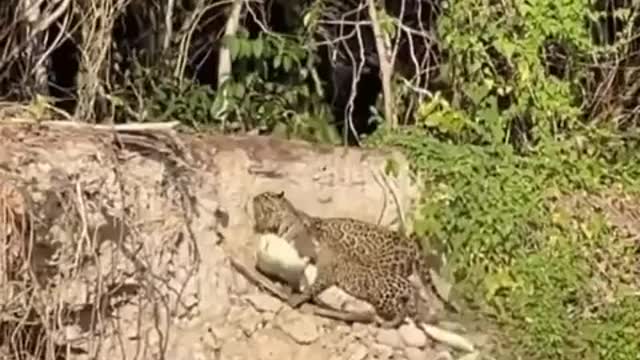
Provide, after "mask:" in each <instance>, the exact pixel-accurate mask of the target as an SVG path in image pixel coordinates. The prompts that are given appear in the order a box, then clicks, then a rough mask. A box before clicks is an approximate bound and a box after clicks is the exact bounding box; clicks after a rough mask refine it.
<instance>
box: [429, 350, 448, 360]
mask: <svg viewBox="0 0 640 360" xmlns="http://www.w3.org/2000/svg"><path fill="white" fill-rule="evenodd" d="M433 360H453V356H451V353H450V352H448V351H440V352H439V353H437V354H436V356H435V357H434V358H433Z"/></svg>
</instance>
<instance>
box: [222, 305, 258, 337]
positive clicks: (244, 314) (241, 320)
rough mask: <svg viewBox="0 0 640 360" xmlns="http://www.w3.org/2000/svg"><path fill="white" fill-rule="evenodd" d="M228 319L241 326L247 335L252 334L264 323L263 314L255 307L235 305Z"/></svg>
mask: <svg viewBox="0 0 640 360" xmlns="http://www.w3.org/2000/svg"><path fill="white" fill-rule="evenodd" d="M227 321H228V322H230V323H233V324H234V325H235V326H237V327H238V328H240V329H241V330H242V332H243V333H244V334H245V335H246V336H251V334H253V333H254V332H255V331H256V330H257V329H258V327H259V326H260V324H261V323H262V316H261V315H260V313H259V312H258V311H257V310H256V309H254V308H253V307H245V308H242V307H233V308H231V311H230V312H229V315H228V316H227Z"/></svg>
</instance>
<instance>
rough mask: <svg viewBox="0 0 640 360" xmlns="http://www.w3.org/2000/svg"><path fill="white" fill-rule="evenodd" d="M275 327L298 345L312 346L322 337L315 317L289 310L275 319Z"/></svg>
mask: <svg viewBox="0 0 640 360" xmlns="http://www.w3.org/2000/svg"><path fill="white" fill-rule="evenodd" d="M275 325H276V326H277V327H278V328H280V330H282V331H283V332H284V333H286V334H287V335H289V336H290V337H291V338H292V339H293V340H294V341H295V342H297V343H298V344H303V345H307V344H311V343H312V342H314V341H316V340H318V338H319V337H320V330H319V329H318V326H317V325H316V323H315V322H314V316H313V315H308V314H302V313H299V312H297V311H293V310H289V311H285V312H283V313H280V314H279V315H278V316H277V317H276V318H275Z"/></svg>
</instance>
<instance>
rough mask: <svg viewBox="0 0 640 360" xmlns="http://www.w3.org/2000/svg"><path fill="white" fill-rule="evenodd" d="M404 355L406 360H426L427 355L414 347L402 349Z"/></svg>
mask: <svg viewBox="0 0 640 360" xmlns="http://www.w3.org/2000/svg"><path fill="white" fill-rule="evenodd" d="M404 355H405V356H406V357H407V360H425V359H428V358H427V354H426V353H425V352H424V351H422V350H420V349H418V348H415V347H408V348H406V349H404Z"/></svg>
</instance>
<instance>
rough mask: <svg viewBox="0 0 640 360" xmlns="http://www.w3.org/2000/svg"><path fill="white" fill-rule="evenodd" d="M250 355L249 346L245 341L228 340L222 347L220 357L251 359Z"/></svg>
mask: <svg viewBox="0 0 640 360" xmlns="http://www.w3.org/2000/svg"><path fill="white" fill-rule="evenodd" d="M250 356H251V354H250V353H249V348H248V347H247V344H246V343H245V342H243V341H237V340H233V341H227V342H225V343H224V345H222V349H220V357H221V358H223V359H249V358H250Z"/></svg>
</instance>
